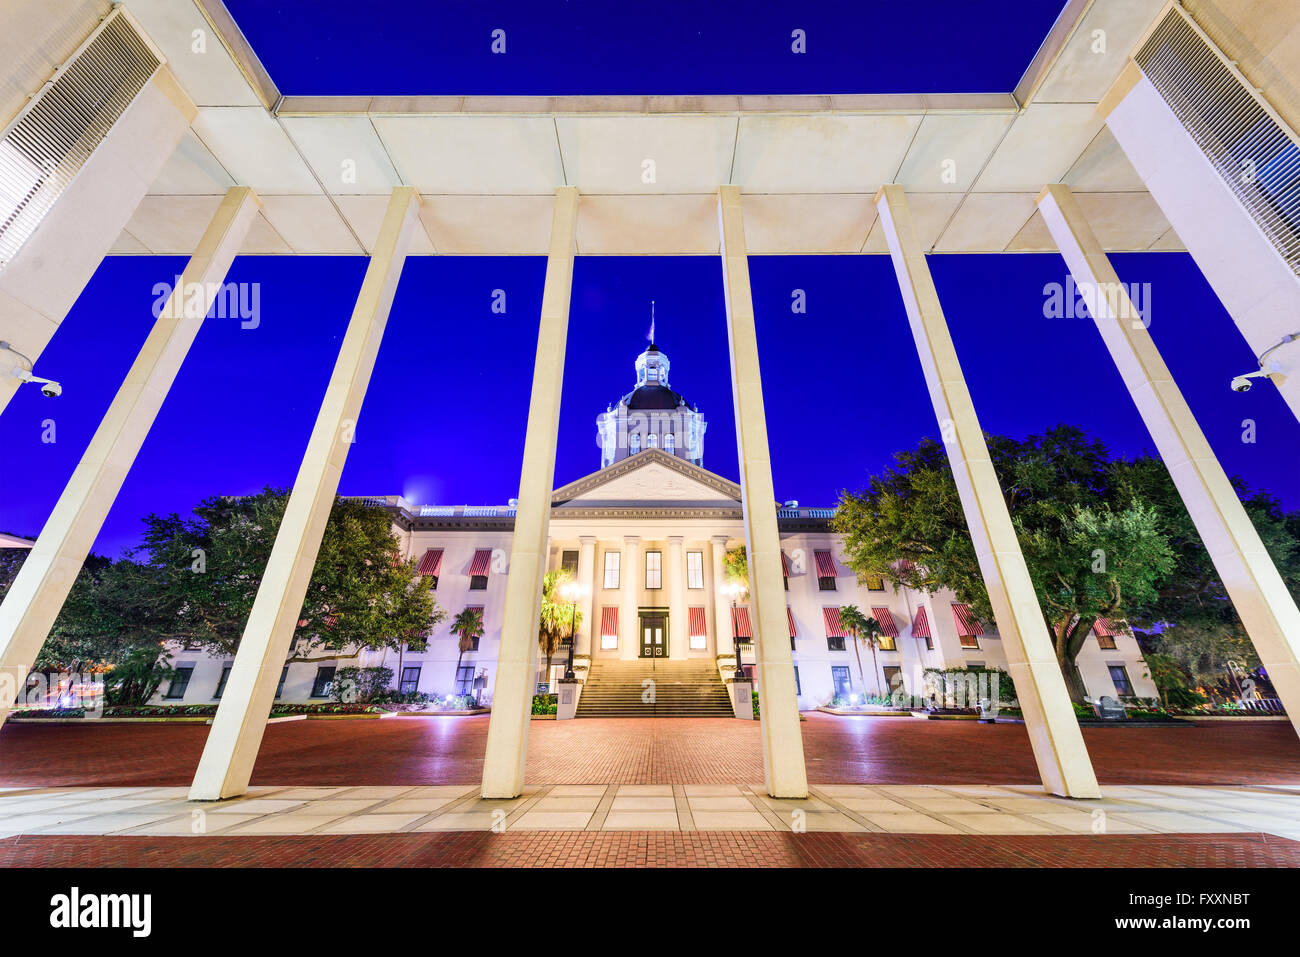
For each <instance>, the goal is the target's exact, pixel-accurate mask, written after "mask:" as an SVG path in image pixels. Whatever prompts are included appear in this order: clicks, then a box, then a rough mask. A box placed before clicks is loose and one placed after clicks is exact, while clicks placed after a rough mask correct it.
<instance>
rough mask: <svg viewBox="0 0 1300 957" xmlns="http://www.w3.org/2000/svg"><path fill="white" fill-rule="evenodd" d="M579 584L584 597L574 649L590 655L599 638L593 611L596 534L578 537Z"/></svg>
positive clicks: (581, 653) (579, 652)
mask: <svg viewBox="0 0 1300 957" xmlns="http://www.w3.org/2000/svg"><path fill="white" fill-rule="evenodd" d="M578 542H579V545H580V547H579V550H578V578H577V581H578V585H579V586H580V587H581V588H582V599H581V600H580V601H579V603H578V604H579V610H580V611H581V612H582V623H581V624H579V625H578V637H577V639H576V640H577V645H575V646H574V651H575V653H576V654H579V655H590V654H592V653H593V649H594V648H595V647H596V642H597V641H598V640H599V638H598V636H597V635H596V616H595V614H594V612H593V609H594V607H595V602H596V586H595V578H594V575H595V569H596V536H595V535H581V536H579V538H578Z"/></svg>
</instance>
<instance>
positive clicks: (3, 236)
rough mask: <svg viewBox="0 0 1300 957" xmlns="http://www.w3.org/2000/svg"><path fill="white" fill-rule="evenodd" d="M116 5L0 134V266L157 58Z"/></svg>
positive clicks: (135, 91) (138, 87) (28, 233)
mask: <svg viewBox="0 0 1300 957" xmlns="http://www.w3.org/2000/svg"><path fill="white" fill-rule="evenodd" d="M162 63H163V59H162V57H161V55H160V54H159V53H158V51H157V50H156V49H155V48H154V46H153V45H152V44H151V43H150V42H149V41H148V40H147V39H145V38H144V36H143V35H142V34H141V33H140V31H139V30H138V29H136V27H135V25H134V23H132V21H131V18H130V17H129V16H127V15H126V13H125V11H124V10H123V8H121V7H116V8H114V9H113V11H112V12H110V13H109V15H108V16H107V17H105V18H104V19H103V20H102V21H100V24H99V26H97V27H96V28H95V30H94V32H92V33H91V34H90V36H89V37H87V38H86V41H85V42H84V43H82V44H81V46H80V47H78V48H77V50H76V52H75V53H73V54H72V56H71V57H70V58H69V59H68V60H67V62H65V63H64V64H63V65H62V66H60V67H59V68H58V70H56V71H55V73H54V76H53V78H52V79H50V81H49V82H47V83H46V84H45V85H44V86H43V87H41V89H40V90H39V91H38V92H37V93H36V95H35V96H33V97H32V98H31V100H29V101H28V103H27V105H26V106H25V107H23V109H22V110H21V111H20V112H19V114H18V116H17V117H15V118H14V121H13V122H12V123H10V124H9V126H8V127H7V128H6V129H5V131H4V135H3V136H2V137H0V269H3V268H4V267H5V266H6V265H7V264H8V263H9V262H10V261H11V260H12V259H13V258H14V256H15V255H16V254H17V252H18V250H19V248H21V246H22V244H23V243H24V242H26V241H27V239H28V238H29V237H30V236H31V235H32V233H34V232H36V227H37V226H39V225H40V222H41V220H42V219H43V218H44V217H45V214H46V213H48V212H49V210H50V208H51V207H52V206H53V205H54V203H55V201H57V200H58V198H59V196H60V195H61V194H62V193H63V191H64V190H65V189H67V188H68V184H69V183H71V182H72V180H73V178H74V177H75V176H76V175H77V171H78V170H80V169H81V167H82V166H83V165H85V163H86V160H88V159H89V158H90V154H91V153H93V152H94V151H95V148H96V147H97V146H98V145H99V144H100V143H101V142H102V141H103V139H104V137H106V136H107V135H108V131H109V130H110V129H112V128H113V124H114V123H116V122H117V120H118V118H119V117H121V115H122V114H123V113H124V112H125V111H126V108H127V106H129V105H130V103H131V101H132V100H134V99H135V97H136V95H137V94H138V93H139V92H140V91H141V90H142V89H144V86H145V84H146V83H148V82H149V80H150V79H151V78H152V77H153V75H154V73H155V72H157V70H158V68H159V67H160V66H161V65H162Z"/></svg>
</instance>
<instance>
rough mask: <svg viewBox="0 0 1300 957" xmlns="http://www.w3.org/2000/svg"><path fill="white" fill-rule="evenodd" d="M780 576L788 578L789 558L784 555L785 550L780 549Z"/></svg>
mask: <svg viewBox="0 0 1300 957" xmlns="http://www.w3.org/2000/svg"><path fill="white" fill-rule="evenodd" d="M781 574H782V575H784V576H785V577H786V578H789V577H790V556H789V555H787V554H786V553H785V549H781Z"/></svg>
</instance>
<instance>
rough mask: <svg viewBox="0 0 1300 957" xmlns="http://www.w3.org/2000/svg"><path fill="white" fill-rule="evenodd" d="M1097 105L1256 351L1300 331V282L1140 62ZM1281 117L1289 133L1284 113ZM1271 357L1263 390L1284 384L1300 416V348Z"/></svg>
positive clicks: (1262, 165)
mask: <svg viewBox="0 0 1300 957" xmlns="http://www.w3.org/2000/svg"><path fill="white" fill-rule="evenodd" d="M1229 70H1230V71H1232V72H1235V71H1236V67H1235V66H1230V67H1229ZM1098 109H1099V110H1100V111H1101V112H1102V114H1103V115H1104V116H1105V117H1106V125H1107V127H1109V128H1110V132H1111V133H1112V134H1114V136H1115V139H1116V141H1117V142H1118V143H1119V145H1120V147H1121V148H1122V149H1123V151H1124V155H1125V156H1126V157H1128V160H1129V162H1131V163H1132V164H1133V168H1134V169H1135V170H1137V173H1138V175H1139V176H1140V177H1141V178H1142V183H1143V185H1145V186H1146V188H1147V189H1148V190H1150V192H1151V196H1152V198H1153V199H1155V201H1156V203H1157V204H1159V206H1160V211H1161V212H1162V213H1164V214H1165V218H1166V219H1168V220H1169V223H1170V225H1171V226H1173V228H1174V231H1175V232H1176V233H1177V235H1178V238H1179V239H1180V240H1182V242H1183V245H1184V246H1186V247H1187V251H1188V252H1189V253H1190V254H1191V256H1192V258H1193V259H1194V260H1196V265H1197V267H1198V268H1199V269H1200V270H1201V273H1202V275H1204V276H1205V278H1206V281H1208V282H1209V284H1210V286H1211V287H1212V288H1213V289H1214V292H1215V295H1217V296H1218V297H1219V301H1220V302H1222V303H1223V307H1224V308H1225V309H1226V310H1227V311H1228V314H1229V315H1231V316H1232V321H1233V322H1235V323H1236V324H1237V328H1238V329H1240V330H1241V334H1242V336H1243V337H1244V338H1245V340H1246V341H1247V342H1248V343H1250V347H1251V349H1252V350H1254V352H1255V355H1257V356H1258V355H1260V354H1261V353H1262V352H1264V351H1265V350H1266V349H1268V348H1270V347H1271V346H1274V345H1276V344H1277V343H1278V342H1279V341H1280V340H1281V338H1282V337H1283V336H1285V335H1288V334H1290V333H1293V332H1296V331H1297V330H1300V277H1297V276H1296V274H1295V272H1294V271H1293V270H1292V268H1291V266H1290V265H1289V264H1288V263H1287V261H1286V260H1285V259H1284V258H1283V257H1282V255H1281V254H1280V253H1279V252H1278V249H1277V247H1275V246H1274V245H1273V244H1272V243H1271V242H1270V241H1269V239H1268V237H1267V236H1266V235H1265V234H1264V231H1263V230H1262V229H1261V228H1260V226H1259V224H1258V223H1257V222H1256V221H1255V219H1254V218H1253V217H1252V216H1251V214H1250V212H1249V211H1248V210H1247V208H1246V206H1244V205H1243V204H1242V201H1241V200H1240V199H1239V198H1238V197H1237V196H1236V194H1234V192H1233V191H1232V189H1231V188H1229V186H1228V184H1227V183H1226V182H1225V181H1224V179H1223V176H1222V175H1221V174H1220V172H1219V170H1218V169H1217V168H1216V167H1215V165H1214V163H1212V162H1211V161H1210V160H1209V158H1207V157H1206V155H1205V153H1204V151H1202V149H1201V147H1200V146H1199V145H1198V144H1197V142H1196V140H1195V139H1193V138H1192V135H1191V134H1190V133H1188V131H1187V128H1186V127H1185V126H1184V125H1183V123H1182V121H1181V120H1180V119H1179V118H1178V116H1177V115H1176V114H1175V113H1174V111H1173V109H1171V108H1170V105H1169V103H1168V101H1166V100H1165V98H1164V97H1163V96H1161V94H1160V92H1159V90H1157V89H1156V87H1155V86H1154V85H1153V84H1152V82H1151V80H1150V79H1148V78H1147V77H1146V76H1144V75H1143V73H1142V71H1141V69H1139V67H1138V66H1137V64H1136V63H1134V62H1133V61H1129V65H1128V68H1127V69H1126V70H1125V71H1124V72H1123V74H1121V75H1120V78H1119V79H1118V80H1116V82H1115V85H1114V86H1113V87H1112V88H1111V90H1110V92H1109V93H1107V94H1106V96H1105V98H1103V100H1102V101H1101V103H1100V104H1099V105H1098ZM1274 115H1275V116H1276V114H1274ZM1277 121H1278V123H1279V124H1280V125H1282V126H1283V127H1285V125H1286V124H1285V122H1284V121H1283V120H1282V119H1281V117H1277ZM1291 136H1292V138H1293V139H1294V138H1295V133H1294V131H1292V132H1291ZM1243 138H1245V137H1244V134H1243ZM1250 142H1253V143H1254V144H1256V146H1257V147H1258V146H1259V145H1260V144H1262V143H1263V142H1264V139H1263V137H1262V135H1261V134H1260V131H1259V130H1254V131H1252V132H1251V134H1250V138H1248V139H1247V143H1250ZM1247 148H1248V147H1247V146H1245V145H1243V144H1237V145H1235V146H1234V147H1233V149H1234V150H1244V149H1247ZM1249 155H1250V154H1249V153H1244V154H1242V155H1241V160H1242V161H1244V160H1245V159H1247V158H1248V157H1249ZM1256 162H1257V163H1258V166H1259V169H1260V170H1261V172H1262V171H1263V170H1264V169H1266V168H1267V167H1268V166H1269V165H1270V164H1273V163H1275V162H1276V163H1281V162H1282V161H1280V160H1277V161H1275V160H1274V157H1272V156H1271V155H1267V154H1265V155H1260V156H1258V157H1256ZM1233 172H1234V173H1235V174H1237V175H1241V176H1245V175H1246V173H1247V172H1248V170H1247V169H1246V168H1245V167H1244V166H1243V167H1242V168H1241V169H1240V171H1238V170H1237V168H1236V166H1235V165H1234V168H1233ZM1268 361H1269V362H1270V363H1272V362H1276V363H1277V365H1278V367H1279V369H1278V371H1280V372H1281V373H1282V375H1281V376H1280V377H1279V378H1278V379H1274V380H1272V381H1270V382H1258V383H1257V384H1256V386H1255V387H1256V388H1257V389H1272V388H1277V390H1278V391H1279V392H1281V393H1282V398H1283V399H1284V400H1285V401H1286V403H1287V405H1289V406H1290V407H1291V412H1292V414H1294V415H1295V416H1297V417H1298V418H1300V343H1295V342H1293V343H1291V344H1289V345H1286V346H1283V347H1282V348H1281V349H1279V350H1277V352H1274V353H1272V354H1271V355H1270V356H1269V358H1268ZM1241 371H1242V372H1254V371H1255V370H1254V369H1253V368H1247V369H1242V370H1241ZM1283 380H1284V381H1283ZM1225 401H1226V400H1225Z"/></svg>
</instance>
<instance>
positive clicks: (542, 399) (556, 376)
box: [482, 186, 578, 798]
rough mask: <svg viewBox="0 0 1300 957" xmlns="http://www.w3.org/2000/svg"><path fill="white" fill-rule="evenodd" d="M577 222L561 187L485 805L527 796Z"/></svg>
mask: <svg viewBox="0 0 1300 957" xmlns="http://www.w3.org/2000/svg"><path fill="white" fill-rule="evenodd" d="M577 222H578V190H577V189H576V188H575V187H572V186H561V187H560V188H559V189H557V190H556V191H555V212H554V215H553V216H552V218H551V245H550V249H549V251H548V253H547V259H546V281H545V284H544V285H543V287H542V315H541V321H540V322H539V323H538V328H537V358H536V360H535V362H534V364H533V389H532V395H531V397H530V398H529V400H528V426H527V431H526V432H525V434H524V459H523V466H522V468H521V470H520V475H519V506H518V508H517V509H516V511H515V533H514V538H513V540H512V541H511V545H510V573H509V577H508V578H507V579H506V601H505V610H504V612H503V618H502V625H501V650H500V652H499V653H498V656H497V674H496V683H495V685H494V686H493V692H492V718H491V720H490V722H489V724H488V740H487V752H486V753H485V755H484V757H483V788H482V794H483V797H485V798H510V797H517V796H518V795H519V794H521V793H522V792H523V789H524V764H525V761H526V760H527V757H528V722H529V720H530V719H531V715H532V700H533V681H534V674H533V667H534V665H533V663H534V662H535V661H536V660H537V621H538V616H539V615H540V614H541V606H542V576H543V573H544V567H545V562H546V536H547V530H548V529H549V527H550V522H551V492H552V491H553V485H554V482H555V441H556V436H557V433H558V428H559V419H560V391H561V386H562V385H563V380H564V348H565V342H566V340H567V337H568V332H569V296H570V294H571V292H572V289H573V257H574V254H575V252H576V250H577V247H576V245H575V236H576V230H577Z"/></svg>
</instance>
